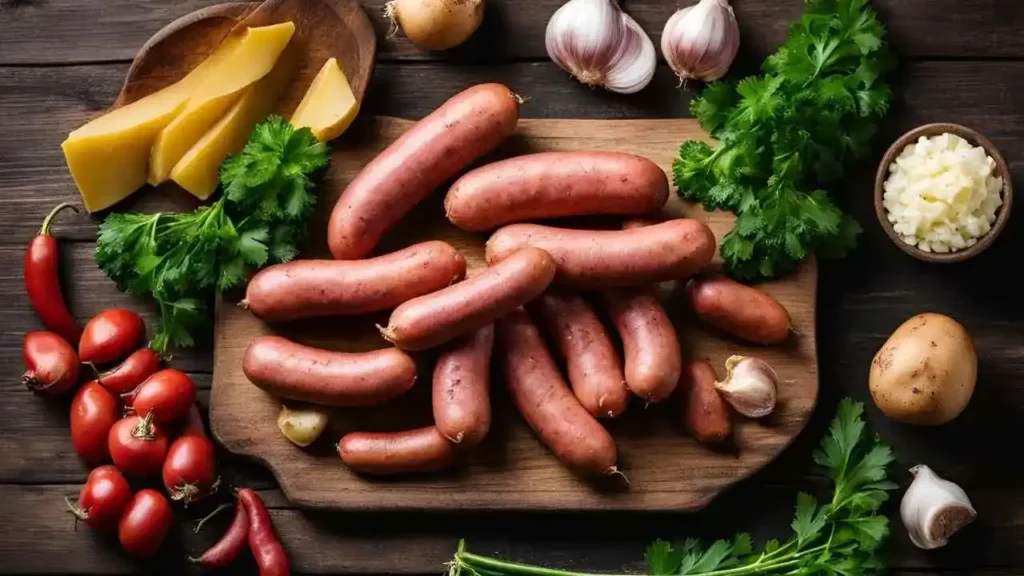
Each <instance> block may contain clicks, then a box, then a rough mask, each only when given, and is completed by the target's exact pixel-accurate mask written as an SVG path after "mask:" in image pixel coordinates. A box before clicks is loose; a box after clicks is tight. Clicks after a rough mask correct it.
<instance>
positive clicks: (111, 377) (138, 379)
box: [96, 348, 160, 395]
mask: <svg viewBox="0 0 1024 576" xmlns="http://www.w3.org/2000/svg"><path fill="white" fill-rule="evenodd" d="M159 369H160V357H159V356H157V354H156V352H153V350H151V349H149V348H140V349H139V350H136V351H135V352H133V353H132V355H131V356H129V357H127V358H125V359H124V361H122V362H121V363H120V364H118V365H117V366H115V367H113V368H111V369H110V370H107V371H106V372H101V373H99V374H97V375H96V379H97V380H99V381H100V384H102V385H103V387H104V388H106V389H107V390H109V391H110V392H111V393H113V394H117V395H121V394H127V393H129V392H132V391H134V390H135V389H136V388H138V387H139V384H142V383H143V382H145V381H146V378H149V377H150V376H152V375H153V374H155V373H156V371H157V370H159Z"/></svg>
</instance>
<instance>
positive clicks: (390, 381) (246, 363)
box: [242, 336, 416, 406]
mask: <svg viewBox="0 0 1024 576" xmlns="http://www.w3.org/2000/svg"><path fill="white" fill-rule="evenodd" d="M242 372H244V373H245V377H246V378H248V379H249V381H250V382H252V383H253V384H255V385H256V386H259V387H260V388H262V389H264V390H266V391H267V392H269V393H271V394H273V395H274V396H277V397H278V398H285V399H288V400H301V401H303V402H311V403H313V404H320V405H323V406H374V405H377V404H382V403H384V402H386V401H388V400H390V399H392V398H395V397H398V396H401V395H402V394H404V393H405V392H407V391H408V390H409V389H410V388H412V385H413V383H414V382H415V381H416V363H415V362H413V359H412V358H411V357H410V356H409V355H408V354H406V353H405V352H402V351H401V350H398V349H397V348H386V349H384V350H374V351H372V352H359V353H347V352H331V351H328V350H320V349H318V348H312V347H310V346H303V345H302V344H298V343H295V342H292V341H291V340H287V339H285V338H281V337H279V336H260V337H259V338H256V339H255V340H253V342H252V344H250V345H249V348H248V349H247V350H246V351H245V356H244V357H243V359H242Z"/></svg>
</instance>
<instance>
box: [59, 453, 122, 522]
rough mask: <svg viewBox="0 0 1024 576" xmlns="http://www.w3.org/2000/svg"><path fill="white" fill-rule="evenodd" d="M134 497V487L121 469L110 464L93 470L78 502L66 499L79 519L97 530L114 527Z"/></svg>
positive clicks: (80, 493)
mask: <svg viewBox="0 0 1024 576" xmlns="http://www.w3.org/2000/svg"><path fill="white" fill-rule="evenodd" d="M131 499H132V489H131V486H129V485H128V481H127V480H125V479H124V476H122V475H121V473H120V472H119V471H118V470H117V468H114V467H113V466H109V465H108V466H100V467H99V468H96V469H95V470H93V471H92V472H90V473H89V477H88V478H86V480H85V486H82V491H81V492H79V494H78V503H77V504H72V503H71V501H70V500H66V501H67V503H68V506H70V507H71V512H72V513H73V514H74V515H75V517H77V518H78V519H79V520H82V521H84V522H85V523H86V524H88V525H89V526H91V527H93V528H95V529H97V530H113V529H114V528H115V527H117V522H118V520H119V519H120V518H121V513H122V512H124V509H125V507H127V506H128V502H129V501H130V500H131Z"/></svg>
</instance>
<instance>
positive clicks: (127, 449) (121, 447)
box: [107, 415, 167, 478]
mask: <svg viewBox="0 0 1024 576" xmlns="http://www.w3.org/2000/svg"><path fill="white" fill-rule="evenodd" d="M107 445H108V448H109V450H110V458H111V459H112V460H113V461H114V465H115V466H117V468H118V469H119V470H121V471H122V472H124V473H125V474H128V475H129V476H138V477H139V478H148V477H151V476H156V475H158V474H160V468H161V467H162V466H163V463H164V456H166V455H167V436H166V435H165V434H164V432H163V430H161V429H160V427H159V426H157V425H156V424H154V423H153V421H152V420H151V419H150V418H148V417H147V418H139V417H138V416H135V415H132V416H126V417H124V418H122V419H120V420H118V421H117V422H115V423H114V426H113V427H112V428H111V429H110V435H109V436H108V438H107Z"/></svg>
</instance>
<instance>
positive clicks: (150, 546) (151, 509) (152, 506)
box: [117, 488, 174, 558]
mask: <svg viewBox="0 0 1024 576" xmlns="http://www.w3.org/2000/svg"><path fill="white" fill-rule="evenodd" d="M173 521H174V511H173V510H171V504H170V503H169V502H167V498H164V495H163V494H161V493H159V492H157V491H156V490H153V489H152V488H145V489H143V490H139V492H138V494H136V495H135V497H134V498H132V501H131V502H129V503H128V507H127V508H125V510H124V514H123V515H122V516H121V522H120V523H118V525H117V538H118V540H120V541H121V548H124V551H125V552H127V553H129V554H131V555H132V556H138V557H142V558H145V557H147V556H152V555H153V554H155V553H156V551H157V550H159V549H160V546H161V545H163V543H164V539H165V538H167V532H169V531H170V529H171V523H172V522H173Z"/></svg>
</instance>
